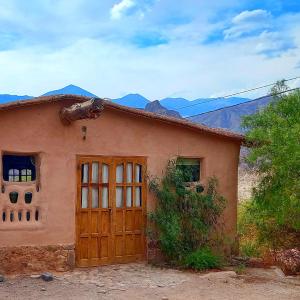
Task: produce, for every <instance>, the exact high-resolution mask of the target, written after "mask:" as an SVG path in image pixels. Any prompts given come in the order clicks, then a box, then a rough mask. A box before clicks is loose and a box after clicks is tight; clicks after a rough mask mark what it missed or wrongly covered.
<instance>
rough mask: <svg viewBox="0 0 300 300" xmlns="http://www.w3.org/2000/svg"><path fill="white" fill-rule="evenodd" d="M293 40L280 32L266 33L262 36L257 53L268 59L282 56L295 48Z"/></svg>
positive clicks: (256, 48)
mask: <svg viewBox="0 0 300 300" xmlns="http://www.w3.org/2000/svg"><path fill="white" fill-rule="evenodd" d="M295 47H296V46H295V44H294V42H293V40H292V39H291V38H290V37H288V36H286V35H284V34H282V33H278V32H268V31H264V32H262V33H261V34H260V36H259V39H258V43H257V45H256V47H255V51H256V53H258V54H264V55H266V56H268V57H273V56H278V55H281V54H282V53H283V52H286V51H288V50H290V49H293V48H295Z"/></svg>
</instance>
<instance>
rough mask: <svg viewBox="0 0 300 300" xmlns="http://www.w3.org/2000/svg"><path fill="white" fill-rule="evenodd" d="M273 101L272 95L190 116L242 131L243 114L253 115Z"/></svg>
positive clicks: (220, 126) (193, 119) (204, 121)
mask: <svg viewBox="0 0 300 300" xmlns="http://www.w3.org/2000/svg"><path fill="white" fill-rule="evenodd" d="M271 101H272V97H270V96H267V97H261V98H258V99H255V100H251V101H248V102H246V103H242V104H239V105H236V106H233V107H226V108H223V109H219V110H215V111H212V112H208V113H204V114H201V115H197V116H193V117H191V118H189V120H190V121H193V122H196V123H201V124H205V125H207V126H209V127H219V128H225V129H230V130H233V131H239V132H242V131H243V130H242V128H241V119H242V116H246V115H251V114H254V113H255V112H257V111H258V110H259V109H262V108H263V107H264V106H266V105H267V104H269V103H270V102H271Z"/></svg>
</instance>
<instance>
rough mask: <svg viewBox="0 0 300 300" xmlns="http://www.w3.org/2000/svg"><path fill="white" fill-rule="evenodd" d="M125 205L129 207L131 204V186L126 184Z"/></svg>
mask: <svg viewBox="0 0 300 300" xmlns="http://www.w3.org/2000/svg"><path fill="white" fill-rule="evenodd" d="M126 206H127V207H131V206H132V187H131V186H128V187H127V188H126Z"/></svg>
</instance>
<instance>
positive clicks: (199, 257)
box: [183, 248, 221, 270]
mask: <svg viewBox="0 0 300 300" xmlns="http://www.w3.org/2000/svg"><path fill="white" fill-rule="evenodd" d="M183 265H184V266H185V267H187V268H191V269H194V270H206V269H217V268H220V266H221V257H220V256H217V255H215V254H213V253H212V252H211V250H210V249H209V248H201V249H198V250H196V251H194V252H192V253H190V254H188V255H187V256H186V257H185V258H184V260H183Z"/></svg>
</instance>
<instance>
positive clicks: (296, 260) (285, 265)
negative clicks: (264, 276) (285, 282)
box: [276, 249, 300, 275]
mask: <svg viewBox="0 0 300 300" xmlns="http://www.w3.org/2000/svg"><path fill="white" fill-rule="evenodd" d="M276 260H277V264H278V265H279V267H280V268H281V270H282V271H283V273H284V274H285V275H297V274H300V249H289V250H283V251H279V252H278V253H277V255H276Z"/></svg>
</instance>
